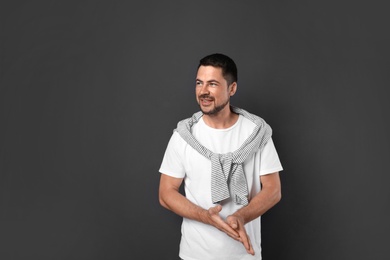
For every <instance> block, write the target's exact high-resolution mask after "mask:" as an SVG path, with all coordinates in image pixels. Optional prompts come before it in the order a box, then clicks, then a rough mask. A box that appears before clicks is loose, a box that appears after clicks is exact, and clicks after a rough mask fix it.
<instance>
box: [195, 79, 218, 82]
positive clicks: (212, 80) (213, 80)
mask: <svg viewBox="0 0 390 260" xmlns="http://www.w3.org/2000/svg"><path fill="white" fill-rule="evenodd" d="M196 81H200V82H203V81H202V80H200V79H196ZM207 82H208V83H211V82H216V83H220V82H219V81H218V80H216V79H211V80H208V81H207Z"/></svg>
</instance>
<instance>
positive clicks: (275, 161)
mask: <svg viewBox="0 0 390 260" xmlns="http://www.w3.org/2000/svg"><path fill="white" fill-rule="evenodd" d="M282 170H283V167H282V164H281V163H280V160H279V156H278V153H277V152H276V148H275V145H274V142H273V141H272V138H271V139H269V140H268V142H267V143H266V145H265V146H264V148H263V150H262V151H261V155H260V175H266V174H270V173H274V172H280V171H282Z"/></svg>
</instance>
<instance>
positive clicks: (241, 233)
mask: <svg viewBox="0 0 390 260" xmlns="http://www.w3.org/2000/svg"><path fill="white" fill-rule="evenodd" d="M221 210H222V206H221V205H216V206H215V207H211V208H209V209H208V217H209V220H210V224H211V225H213V226H214V227H216V228H218V229H219V230H220V231H222V232H224V233H226V234H227V235H228V236H229V237H231V238H233V239H235V240H237V241H239V242H241V243H242V244H243V246H244V247H245V249H246V251H247V253H248V254H251V255H254V254H255V252H254V250H253V247H252V244H251V241H250V239H249V236H248V234H247V233H246V230H245V227H244V220H243V219H242V218H239V217H238V216H235V215H230V216H228V217H227V218H226V221H225V220H223V219H222V218H221V216H220V215H219V212H221Z"/></svg>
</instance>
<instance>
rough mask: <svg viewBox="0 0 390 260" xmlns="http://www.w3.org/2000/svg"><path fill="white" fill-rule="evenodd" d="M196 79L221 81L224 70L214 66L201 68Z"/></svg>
mask: <svg viewBox="0 0 390 260" xmlns="http://www.w3.org/2000/svg"><path fill="white" fill-rule="evenodd" d="M196 78H197V79H199V80H210V79H221V78H223V75H222V68H218V67H213V66H200V67H199V69H198V73H197V75H196Z"/></svg>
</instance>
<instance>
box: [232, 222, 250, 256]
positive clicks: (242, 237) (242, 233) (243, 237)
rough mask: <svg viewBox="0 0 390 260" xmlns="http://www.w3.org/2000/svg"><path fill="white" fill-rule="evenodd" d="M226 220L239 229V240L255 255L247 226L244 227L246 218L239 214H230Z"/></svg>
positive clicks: (248, 251) (233, 227)
mask: <svg viewBox="0 0 390 260" xmlns="http://www.w3.org/2000/svg"><path fill="white" fill-rule="evenodd" d="M226 222H227V223H228V225H229V226H230V227H231V228H232V229H234V230H235V231H237V233H238V235H239V240H238V241H240V242H241V243H242V244H243V245H244V247H245V249H246V252H247V253H248V254H251V255H255V251H254V250H253V247H252V244H251V241H250V238H249V236H248V234H247V233H246V230H245V227H244V220H243V219H242V218H240V217H239V216H235V215H230V216H228V217H227V218H226Z"/></svg>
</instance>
